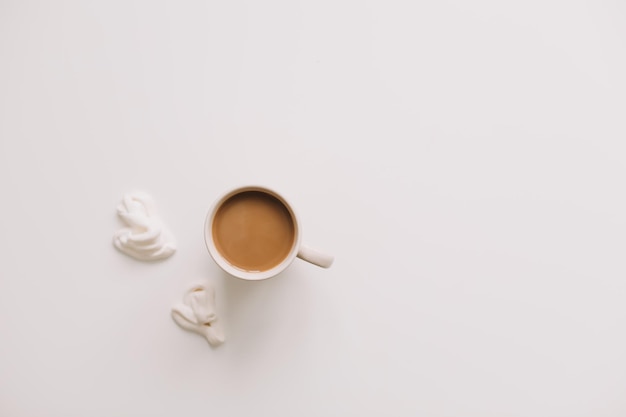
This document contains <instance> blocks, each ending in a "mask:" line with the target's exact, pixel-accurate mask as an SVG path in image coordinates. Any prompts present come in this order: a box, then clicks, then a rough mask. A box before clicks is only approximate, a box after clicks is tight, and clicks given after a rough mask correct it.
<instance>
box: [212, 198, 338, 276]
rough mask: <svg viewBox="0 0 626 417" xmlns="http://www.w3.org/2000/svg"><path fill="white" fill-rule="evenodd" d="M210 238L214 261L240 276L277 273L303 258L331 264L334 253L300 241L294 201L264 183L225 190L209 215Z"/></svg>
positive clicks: (325, 265) (321, 264)
mask: <svg viewBox="0 0 626 417" xmlns="http://www.w3.org/2000/svg"><path fill="white" fill-rule="evenodd" d="M205 242H206V244H207V248H208V250H209V253H210V254H211V256H212V257H213V259H214V260H215V262H216V263H217V264H218V265H219V266H220V267H221V268H222V269H224V270H225V271H226V272H228V273H230V274H231V275H234V276H236V277H239V278H243V279H250V280H259V279H265V278H269V277H272V276H274V275H276V274H278V273H279V272H281V271H282V270H284V269H285V268H286V267H287V266H289V264H291V262H292V261H293V260H294V259H295V258H296V257H300V258H302V259H304V260H306V261H308V262H311V263H313V264H316V265H318V266H322V267H325V268H328V267H329V266H330V265H331V264H332V262H333V257H332V256H329V255H326V254H323V253H321V252H318V251H315V250H312V249H310V248H307V247H305V246H303V245H301V244H300V227H299V224H298V219H297V217H296V215H295V213H294V211H293V208H292V207H291V205H289V204H288V203H287V201H286V200H285V199H284V198H283V197H281V196H280V195H279V194H278V193H276V192H275V191H272V190H270V189H268V188H265V187H259V186H247V187H240V188H237V189H235V190H232V191H230V192H227V193H225V194H224V195H223V196H222V197H221V198H219V199H218V200H217V201H216V203H215V204H214V206H213V208H212V209H211V210H210V211H209V214H208V215H207V221H206V224H205Z"/></svg>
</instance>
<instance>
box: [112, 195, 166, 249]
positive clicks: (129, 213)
mask: <svg viewBox="0 0 626 417" xmlns="http://www.w3.org/2000/svg"><path fill="white" fill-rule="evenodd" d="M117 214H118V216H119V217H120V218H121V219H122V221H123V222H124V223H126V225H127V226H128V227H124V228H122V229H120V230H118V231H117V232H115V234H114V235H113V245H115V247H116V248H117V249H119V250H120V251H121V252H123V253H125V254H127V255H129V256H132V257H133V258H135V259H139V260H141V261H153V260H157V259H164V258H167V257H169V256H171V255H172V254H173V253H174V252H175V251H176V241H175V239H174V236H172V234H171V233H170V231H169V230H168V229H167V228H166V227H165V225H164V224H163V222H162V221H161V219H160V218H159V216H158V215H157V211H156V206H155V204H154V199H153V198H152V197H151V196H150V195H149V194H146V193H142V192H136V193H127V194H125V195H124V197H123V199H122V202H121V203H120V204H119V205H118V206H117Z"/></svg>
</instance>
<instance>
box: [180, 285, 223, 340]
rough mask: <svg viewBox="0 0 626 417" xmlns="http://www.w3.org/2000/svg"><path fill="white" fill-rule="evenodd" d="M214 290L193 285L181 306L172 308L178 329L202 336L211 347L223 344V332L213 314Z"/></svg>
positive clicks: (211, 287)
mask: <svg viewBox="0 0 626 417" xmlns="http://www.w3.org/2000/svg"><path fill="white" fill-rule="evenodd" d="M215 310H216V308H215V289H214V288H213V286H211V285H208V284H194V285H193V286H192V287H191V288H189V290H187V292H186V293H185V296H184V297H183V303H182V304H176V305H175V306H174V307H172V318H173V319H174V321H175V322H176V324H178V325H179V326H180V327H182V328H183V329H185V330H189V331H191V332H194V333H198V334H199V335H200V336H203V337H204V338H205V339H206V340H207V341H208V342H209V344H210V345H211V346H218V345H221V344H222V343H224V331H223V329H222V325H221V322H220V321H219V320H218V318H217V313H216V312H215Z"/></svg>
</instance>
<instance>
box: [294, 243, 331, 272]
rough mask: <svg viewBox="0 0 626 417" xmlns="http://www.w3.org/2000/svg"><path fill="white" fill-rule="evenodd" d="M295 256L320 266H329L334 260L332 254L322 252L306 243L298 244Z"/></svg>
mask: <svg viewBox="0 0 626 417" xmlns="http://www.w3.org/2000/svg"><path fill="white" fill-rule="evenodd" d="M297 256H298V258H300V259H302V260H303V261H307V262H310V263H312V264H313V265H317V266H321V267H322V268H330V266H331V265H332V264H333V261H334V260H335V257H334V256H332V255H328V254H326V253H322V252H320V251H317V250H315V249H312V248H310V247H308V246H306V245H300V249H299V250H298V255H297Z"/></svg>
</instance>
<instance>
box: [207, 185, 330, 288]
mask: <svg viewBox="0 0 626 417" xmlns="http://www.w3.org/2000/svg"><path fill="white" fill-rule="evenodd" d="M248 191H256V192H261V193H265V194H268V195H269V196H272V197H274V198H276V199H277V200H278V201H279V202H280V203H281V204H282V205H283V206H284V207H285V208H286V209H287V211H288V212H289V214H290V216H291V220H292V222H293V227H294V237H293V239H292V241H293V243H292V245H291V249H290V251H289V253H288V255H287V256H285V258H284V259H283V260H282V261H281V262H280V263H279V264H277V265H275V266H274V267H272V268H270V269H267V270H264V271H249V270H245V269H243V268H241V267H238V266H236V265H233V264H231V263H230V262H229V261H228V260H227V259H226V258H225V257H224V255H222V254H221V253H220V251H219V250H218V248H217V246H216V243H215V241H214V238H213V223H214V220H215V215H216V214H217V212H218V210H219V208H220V207H222V205H223V204H224V203H225V202H226V201H228V200H229V199H230V198H232V197H234V196H236V195H237V194H240V193H243V192H248ZM301 239H302V232H301V228H300V223H299V221H298V217H297V216H296V213H295V212H294V210H293V207H292V206H291V205H290V204H289V203H288V202H287V200H285V198H284V197H282V196H281V195H280V194H278V193H277V192H276V191H273V190H270V189H269V188H267V187H262V186H256V185H249V186H244V187H238V188H235V189H233V190H231V191H228V192H226V193H224V194H223V195H222V196H221V197H220V198H218V199H217V200H216V201H215V203H214V204H213V206H212V207H211V209H210V210H209V212H208V214H207V217H206V222H205V224H204V241H205V243H206V246H207V249H208V250H209V254H211V257H212V258H213V260H214V261H215V263H217V265H219V267H220V268H222V269H223V270H224V271H226V272H228V273H229V274H230V275H233V276H235V277H237V278H241V279H246V280H251V281H258V280H262V279H266V278H271V277H273V276H276V275H277V274H279V273H280V272H282V271H283V270H284V269H285V268H287V267H288V266H289V265H290V264H291V263H292V262H293V260H294V259H295V258H296V257H298V258H300V259H303V260H305V261H307V262H310V263H312V264H314V265H317V266H321V267H322V268H328V267H330V266H331V265H332V263H333V260H334V258H333V257H332V256H331V255H328V254H325V253H322V252H320V251H317V250H315V249H312V248H309V247H308V246H305V245H303V244H301Z"/></svg>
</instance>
